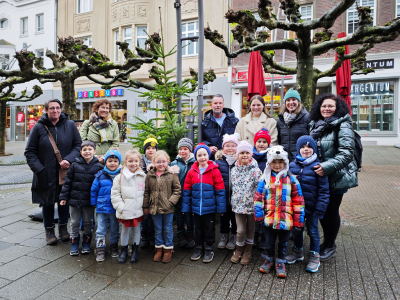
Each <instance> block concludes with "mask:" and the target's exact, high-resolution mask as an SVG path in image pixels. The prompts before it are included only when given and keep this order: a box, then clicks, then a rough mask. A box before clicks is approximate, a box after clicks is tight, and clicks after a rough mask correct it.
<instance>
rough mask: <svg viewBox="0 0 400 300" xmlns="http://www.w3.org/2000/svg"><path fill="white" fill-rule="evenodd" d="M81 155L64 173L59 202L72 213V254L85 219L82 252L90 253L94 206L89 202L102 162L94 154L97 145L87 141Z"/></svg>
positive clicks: (77, 246)
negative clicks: (65, 173)
mask: <svg viewBox="0 0 400 300" xmlns="http://www.w3.org/2000/svg"><path fill="white" fill-rule="evenodd" d="M81 149H82V150H81V156H80V157H78V158H76V159H75V161H74V162H73V163H72V165H71V166H70V167H69V169H68V172H67V175H66V176H65V183H64V185H63V187H62V190H61V194H60V199H62V200H61V201H60V205H66V204H68V205H69V206H70V215H71V237H70V240H71V251H70V253H69V254H70V255H78V254H79V240H80V235H79V228H80V223H81V218H82V220H83V241H82V254H88V253H90V243H91V242H92V230H93V228H92V224H93V213H94V207H93V206H92V205H91V204H90V189H91V187H92V183H93V180H94V178H95V175H96V174H97V172H99V171H100V170H102V169H103V165H101V164H100V163H99V160H98V159H97V158H96V157H94V155H95V154H96V144H95V143H94V142H93V141H90V140H86V141H84V142H82V145H81Z"/></svg>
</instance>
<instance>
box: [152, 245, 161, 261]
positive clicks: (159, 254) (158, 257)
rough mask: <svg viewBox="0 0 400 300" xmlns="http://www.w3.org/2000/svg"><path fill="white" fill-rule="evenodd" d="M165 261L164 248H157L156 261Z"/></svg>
mask: <svg viewBox="0 0 400 300" xmlns="http://www.w3.org/2000/svg"><path fill="white" fill-rule="evenodd" d="M162 259H163V246H157V247H156V255H154V258H153V260H154V261H161V260H162Z"/></svg>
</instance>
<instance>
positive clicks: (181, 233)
mask: <svg viewBox="0 0 400 300" xmlns="http://www.w3.org/2000/svg"><path fill="white" fill-rule="evenodd" d="M177 235H178V242H179V246H180V247H182V248H185V247H186V246H187V244H188V241H187V239H186V234H185V231H184V230H182V231H179V232H178V234H177Z"/></svg>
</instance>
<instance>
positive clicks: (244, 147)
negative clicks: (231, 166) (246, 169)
mask: <svg viewBox="0 0 400 300" xmlns="http://www.w3.org/2000/svg"><path fill="white" fill-rule="evenodd" d="M245 151H246V152H249V153H250V155H251V156H253V146H252V145H250V143H248V142H246V141H241V142H240V143H239V145H238V146H237V148H236V159H238V157H239V154H240V153H242V152H245Z"/></svg>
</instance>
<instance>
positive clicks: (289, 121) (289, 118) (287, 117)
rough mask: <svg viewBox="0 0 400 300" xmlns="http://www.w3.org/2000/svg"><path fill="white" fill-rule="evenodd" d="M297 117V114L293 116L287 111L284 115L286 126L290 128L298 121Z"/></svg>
mask: <svg viewBox="0 0 400 300" xmlns="http://www.w3.org/2000/svg"><path fill="white" fill-rule="evenodd" d="M296 117H297V115H296V114H291V113H288V112H287V111H285V112H284V113H283V120H284V121H285V124H286V126H288V127H289V126H290V124H292V122H293V121H294V120H295V119H296Z"/></svg>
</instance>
